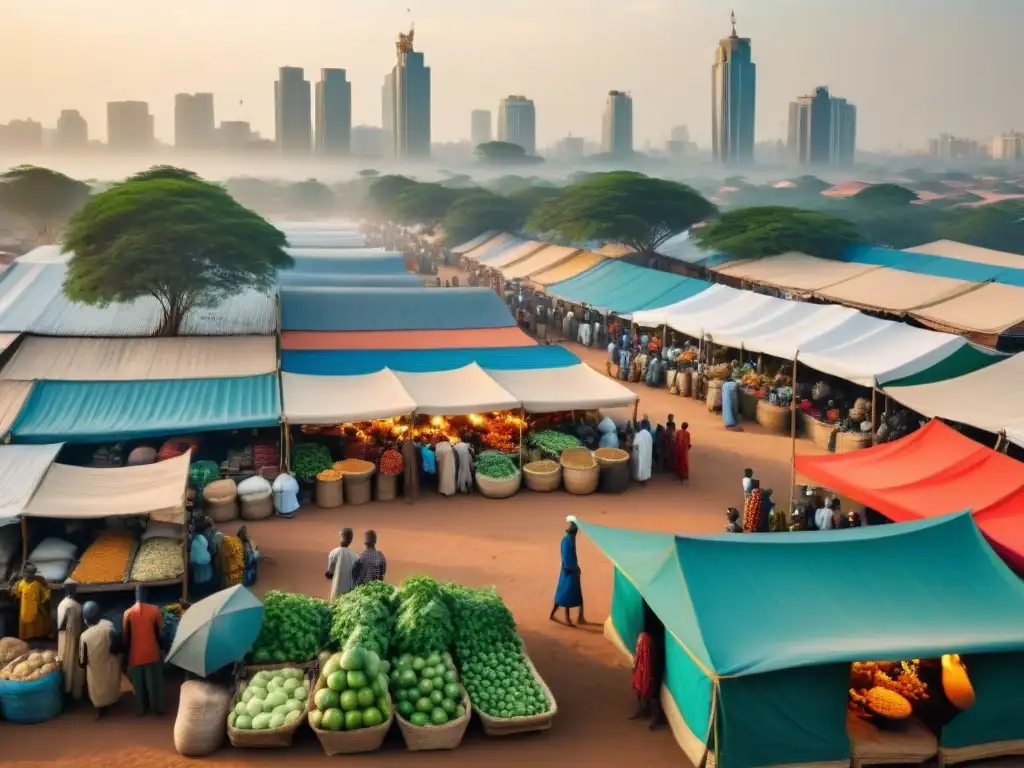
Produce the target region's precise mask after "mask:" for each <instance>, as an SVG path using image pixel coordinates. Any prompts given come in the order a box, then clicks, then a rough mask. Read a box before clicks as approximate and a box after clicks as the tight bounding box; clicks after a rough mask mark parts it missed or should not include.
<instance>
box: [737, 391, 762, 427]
mask: <svg viewBox="0 0 1024 768" xmlns="http://www.w3.org/2000/svg"><path fill="white" fill-rule="evenodd" d="M759 402H760V398H758V396H757V395H755V394H754V393H753V392H751V391H750V390H749V389H745V388H743V387H740V415H741V416H742V417H743V418H744V419H746V420H747V421H757V404H758V403H759Z"/></svg>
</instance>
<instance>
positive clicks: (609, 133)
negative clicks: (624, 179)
mask: <svg viewBox="0 0 1024 768" xmlns="http://www.w3.org/2000/svg"><path fill="white" fill-rule="evenodd" d="M601 151H602V152H607V153H609V154H612V155H617V156H619V157H624V156H628V155H632V154H633V97H632V96H630V95H629V94H628V93H626V92H625V91H608V101H607V102H605V105H604V117H603V119H602V121H601Z"/></svg>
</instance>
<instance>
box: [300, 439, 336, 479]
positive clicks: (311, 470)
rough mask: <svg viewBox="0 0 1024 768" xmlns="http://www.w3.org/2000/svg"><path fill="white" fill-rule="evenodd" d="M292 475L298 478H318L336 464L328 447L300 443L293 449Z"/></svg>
mask: <svg viewBox="0 0 1024 768" xmlns="http://www.w3.org/2000/svg"><path fill="white" fill-rule="evenodd" d="M291 464H292V473H293V474H294V475H295V476H296V477H306V478H309V477H316V476H317V475H318V474H320V473H321V472H323V471H324V470H325V469H330V468H331V467H332V466H333V465H334V464H333V462H332V461H331V452H330V451H329V450H327V446H325V445H319V444H317V443H299V444H297V445H296V446H294V447H293V448H292V457H291Z"/></svg>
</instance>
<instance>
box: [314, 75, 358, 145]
mask: <svg viewBox="0 0 1024 768" xmlns="http://www.w3.org/2000/svg"><path fill="white" fill-rule="evenodd" d="M351 151H352V84H351V83H349V82H348V79H347V77H346V74H345V70H344V69H321V70H320V82H319V83H317V84H316V153H317V154H318V155H321V156H324V157H332V156H333V157H336V156H343V155H347V154H349V153H350V152H351Z"/></svg>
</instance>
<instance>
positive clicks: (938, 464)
mask: <svg viewBox="0 0 1024 768" xmlns="http://www.w3.org/2000/svg"><path fill="white" fill-rule="evenodd" d="M796 471H797V472H798V473H799V474H800V475H802V476H804V477H806V478H808V479H809V480H811V481H813V482H814V483H817V484H819V485H823V486H826V487H828V488H831V489H832V490H833V491H835V492H837V493H840V494H842V495H843V496H845V497H847V498H850V499H853V500H854V501H856V502H857V503H859V504H863V505H865V506H868V507H870V508H871V509H874V510H876V511H877V512H879V513H881V514H882V515H884V516H885V517H887V518H889V519H890V520H892V521H894V522H897V523H902V522H906V521H908V520H919V519H921V518H930V517H937V516H940V515H944V514H948V513H949V512H952V511H955V510H959V509H967V508H969V509H971V510H972V512H973V514H974V519H975V520H976V521H977V523H978V527H979V528H980V529H981V532H982V533H983V534H985V537H986V538H987V539H988V540H989V542H990V543H991V544H992V546H993V547H994V548H995V550H996V551H997V552H998V553H999V555H1000V556H1001V557H1002V558H1003V560H1005V561H1006V563H1007V565H1009V566H1010V567H1011V568H1013V569H1014V570H1015V571H1017V573H1020V574H1022V575H1024V464H1022V463H1021V462H1019V461H1017V460H1016V459H1012V458H1010V457H1009V456H1004V455H1003V454H1001V453H999V452H998V451H994V450H992V449H991V448H989V447H987V446H984V445H981V444H980V443H976V442H974V441H973V440H971V439H970V438H968V437H965V436H963V435H961V434H960V433H959V432H957V431H956V430H954V429H953V428H952V427H949V426H947V425H945V424H943V423H942V422H941V421H939V420H938V419H933V420H931V421H930V422H928V423H927V424H926V425H925V426H924V427H922V428H921V429H920V430H918V431H917V432H914V433H913V434H911V435H908V436H907V437H904V438H902V439H900V440H896V441H895V442H892V443H887V444H885V445H878V446H874V447H872V448H868V449H865V450H863V451H860V452H858V453H856V454H849V455H840V456H807V455H798V456H797V457H796Z"/></svg>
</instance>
